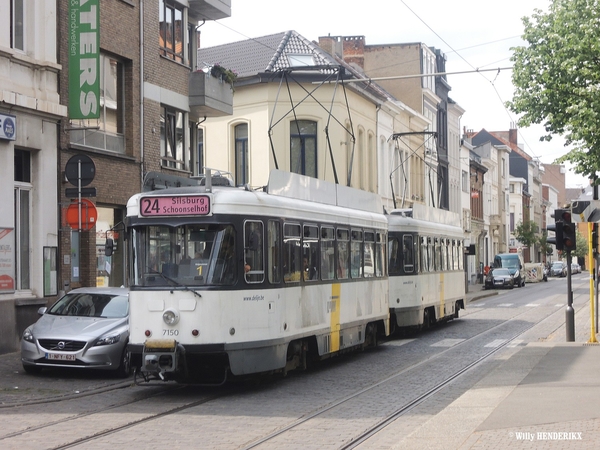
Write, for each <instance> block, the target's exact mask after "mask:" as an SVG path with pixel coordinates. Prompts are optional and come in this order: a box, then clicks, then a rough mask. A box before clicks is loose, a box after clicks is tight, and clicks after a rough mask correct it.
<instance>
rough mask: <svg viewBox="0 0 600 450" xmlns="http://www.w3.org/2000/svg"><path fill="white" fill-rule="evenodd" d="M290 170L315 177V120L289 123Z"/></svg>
mask: <svg viewBox="0 0 600 450" xmlns="http://www.w3.org/2000/svg"><path fill="white" fill-rule="evenodd" d="M290 172H294V173H299V174H302V175H308V176H310V177H314V178H317V122H313V121H311V120H294V121H292V122H291V123H290Z"/></svg>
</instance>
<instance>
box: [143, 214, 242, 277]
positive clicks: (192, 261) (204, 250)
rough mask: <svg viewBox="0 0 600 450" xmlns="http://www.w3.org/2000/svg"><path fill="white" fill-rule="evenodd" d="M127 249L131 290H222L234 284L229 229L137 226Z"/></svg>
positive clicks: (232, 239) (231, 232) (220, 226)
mask: <svg viewBox="0 0 600 450" xmlns="http://www.w3.org/2000/svg"><path fill="white" fill-rule="evenodd" d="M131 245H132V249H131V251H132V262H133V264H132V285H134V286H168V287H173V286H177V285H181V286H213V285H214V286H223V285H232V284H235V282H236V280H237V271H238V268H237V267H236V265H235V233H234V229H233V226H231V225H224V224H215V225H182V226H178V227H170V226H164V225H151V226H137V227H133V229H132V243H131Z"/></svg>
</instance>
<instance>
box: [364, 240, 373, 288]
mask: <svg viewBox="0 0 600 450" xmlns="http://www.w3.org/2000/svg"><path fill="white" fill-rule="evenodd" d="M364 252H365V253H364V268H363V273H364V276H365V278H371V277H373V276H374V275H375V267H374V266H375V233H373V232H371V231H365V246H364Z"/></svg>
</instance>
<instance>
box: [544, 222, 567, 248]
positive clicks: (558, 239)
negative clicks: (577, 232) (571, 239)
mask: <svg viewBox="0 0 600 450" xmlns="http://www.w3.org/2000/svg"><path fill="white" fill-rule="evenodd" d="M546 230H548V231H554V236H548V237H547V238H546V242H547V243H548V244H551V245H556V250H562V249H563V223H562V222H561V221H556V223H551V224H549V225H547V226H546Z"/></svg>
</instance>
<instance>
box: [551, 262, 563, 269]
mask: <svg viewBox="0 0 600 450" xmlns="http://www.w3.org/2000/svg"><path fill="white" fill-rule="evenodd" d="M562 265H563V264H562V263H561V262H555V263H552V267H553V268H557V269H562Z"/></svg>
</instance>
